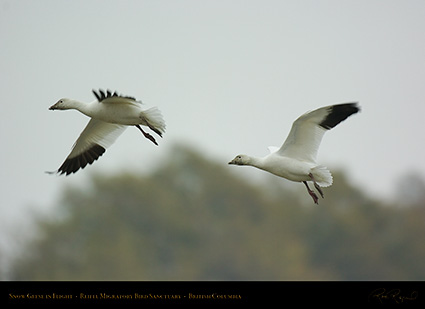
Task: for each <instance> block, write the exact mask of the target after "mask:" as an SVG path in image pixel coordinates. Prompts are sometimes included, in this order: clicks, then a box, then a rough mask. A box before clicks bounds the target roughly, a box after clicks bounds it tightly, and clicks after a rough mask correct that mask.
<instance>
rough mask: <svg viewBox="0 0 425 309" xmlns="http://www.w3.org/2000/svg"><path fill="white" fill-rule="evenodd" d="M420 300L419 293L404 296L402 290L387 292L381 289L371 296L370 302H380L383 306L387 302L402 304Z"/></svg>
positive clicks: (414, 292)
mask: <svg viewBox="0 0 425 309" xmlns="http://www.w3.org/2000/svg"><path fill="white" fill-rule="evenodd" d="M417 298H418V292H417V291H413V292H411V293H410V295H409V294H405V295H402V293H401V290H400V289H392V290H388V291H387V290H386V289H385V288H379V289H376V290H374V291H373V292H372V293H370V294H369V301H371V300H378V301H379V302H380V303H381V304H383V303H385V302H395V303H396V304H401V303H404V302H408V301H413V300H416V299H417Z"/></svg>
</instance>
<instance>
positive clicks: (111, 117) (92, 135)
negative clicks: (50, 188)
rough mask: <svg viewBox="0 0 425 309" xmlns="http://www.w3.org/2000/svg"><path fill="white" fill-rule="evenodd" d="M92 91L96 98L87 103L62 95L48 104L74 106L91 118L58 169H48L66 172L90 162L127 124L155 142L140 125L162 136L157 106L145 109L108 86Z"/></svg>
mask: <svg viewBox="0 0 425 309" xmlns="http://www.w3.org/2000/svg"><path fill="white" fill-rule="evenodd" d="M93 94H94V95H95V97H96V100H95V101H93V102H90V103H83V102H80V101H77V100H71V99H65V98H64V99H60V100H59V101H58V102H57V103H56V104H54V105H52V106H51V107H50V108H49V109H50V110H67V109H76V110H78V111H80V112H81V113H83V114H85V115H86V116H88V117H90V118H91V119H90V121H89V123H88V124H87V126H86V127H85V129H84V130H83V132H82V133H81V135H80V137H79V138H78V139H77V141H76V142H75V144H74V146H73V148H72V150H71V153H70V154H69V155H68V157H67V158H66V159H65V161H64V162H63V164H62V165H61V166H60V167H59V169H58V170H57V171H55V172H49V173H59V174H66V175H69V174H72V173H75V172H77V171H78V170H79V169H83V168H84V167H86V165H87V164H92V163H93V162H94V161H95V160H97V159H98V158H99V157H100V156H101V155H103V153H104V152H105V151H106V149H107V148H108V147H109V146H111V145H112V144H113V143H114V142H115V140H116V139H117V138H118V136H120V135H121V133H123V132H124V130H125V129H126V128H127V127H128V126H135V127H137V128H138V129H139V130H140V131H141V132H142V133H143V135H144V136H145V137H146V138H147V139H149V140H150V141H152V142H153V143H154V144H155V145H158V144H157V142H156V140H155V138H154V137H153V136H152V135H151V134H149V133H147V132H145V131H144V130H143V129H142V127H141V126H146V127H148V128H150V129H151V130H152V131H153V132H155V133H156V134H158V135H159V136H160V137H162V134H163V133H164V132H165V122H164V119H163V118H162V114H161V112H160V111H159V109H158V108H156V107H152V108H149V109H146V108H144V107H143V105H142V102H141V101H137V100H136V99H135V98H133V97H129V96H123V95H119V94H118V93H117V92H111V91H109V90H107V91H106V92H104V91H103V90H99V91H95V90H93Z"/></svg>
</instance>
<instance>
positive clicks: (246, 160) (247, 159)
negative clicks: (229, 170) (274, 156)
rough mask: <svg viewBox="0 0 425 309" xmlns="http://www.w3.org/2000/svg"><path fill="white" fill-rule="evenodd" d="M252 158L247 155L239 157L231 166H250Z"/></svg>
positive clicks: (231, 162)
mask: <svg viewBox="0 0 425 309" xmlns="http://www.w3.org/2000/svg"><path fill="white" fill-rule="evenodd" d="M250 161H251V158H250V157H249V156H247V155H237V156H236V157H235V158H234V159H233V160H232V161H230V162H229V164H234V165H250Z"/></svg>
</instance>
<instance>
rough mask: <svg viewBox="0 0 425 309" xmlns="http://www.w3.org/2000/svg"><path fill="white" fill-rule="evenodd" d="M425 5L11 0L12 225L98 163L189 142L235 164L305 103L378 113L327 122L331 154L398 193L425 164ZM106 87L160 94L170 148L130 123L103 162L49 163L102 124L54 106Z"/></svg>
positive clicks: (4, 6)
mask: <svg viewBox="0 0 425 309" xmlns="http://www.w3.org/2000/svg"><path fill="white" fill-rule="evenodd" d="M424 16H425V1H422V0H418V1H413V0H410V1H401V0H400V1H391V0H385V1H377V0H365V1H361V0H360V1H359V0H356V1H340V0H335V1H320V0H317V1H316V0H315V1H298V0H297V1H281V0H279V1H269V0H261V1H236V0H232V1H229V0H225V1H220V0H214V1H207V0H204V1H190V0H181V1H171V0H169V1H165V0H163V1H161V0H158V1H93V0H84V1H61V0H52V1H47V0H42V1H6V0H0V42H1V48H0V71H1V83H0V98H1V106H2V109H3V111H2V116H3V117H2V118H3V119H2V121H1V124H0V125H1V130H0V135H1V141H2V144H3V147H2V151H1V152H0V156H1V160H0V162H1V164H2V173H1V184H2V185H1V187H0V191H1V192H0V193H1V197H2V202H1V205H0V226H3V228H2V229H6V228H8V227H10V226H11V225H13V224H14V223H15V222H16V221H15V219H17V218H22V216H23V215H24V214H25V213H27V212H28V210H29V209H31V208H32V207H35V206H40V207H42V206H45V205H51V204H53V203H54V201H55V199H57V197H58V194H59V192H60V191H61V189H62V188H63V187H65V186H68V185H69V184H84V181H85V180H87V179H88V177H89V175H91V174H92V173H94V172H104V171H107V172H116V171H119V170H122V169H126V170H134V171H143V170H144V168H145V166H146V165H147V164H148V165H150V164H153V163H156V164H160V163H161V160H167V157H166V155H167V153H168V151H169V150H170V149H171V145H173V144H174V143H175V142H186V143H188V144H190V145H193V146H194V147H196V148H198V149H199V150H200V151H202V152H204V153H205V154H207V155H208V156H209V157H211V158H215V159H216V160H221V161H223V164H226V163H227V162H228V161H229V160H230V159H232V158H233V157H234V156H235V155H236V154H239V153H247V154H251V155H257V156H262V155H266V154H267V152H268V150H267V146H270V145H276V146H279V145H280V144H281V143H282V142H283V141H284V139H285V138H286V135H287V133H288V132H289V129H290V127H291V124H292V121H293V120H294V119H295V118H297V117H298V116H299V115H301V114H302V113H304V112H306V111H307V110H312V109H315V108H317V107H320V106H324V105H329V104H333V103H341V102H348V101H359V102H360V104H361V106H362V113H361V114H358V115H355V116H353V117H351V118H350V119H349V120H347V121H346V122H344V123H342V124H341V125H340V126H338V127H337V128H336V129H335V130H332V131H330V132H328V133H327V134H326V135H325V137H324V140H323V143H322V145H321V149H320V151H319V161H320V163H323V164H324V165H326V166H328V167H329V168H330V169H331V170H335V169H336V168H340V167H341V168H344V169H345V170H346V171H347V172H349V175H350V178H351V179H352V181H353V182H354V183H355V184H356V185H358V186H360V187H361V188H363V189H365V190H367V191H368V192H369V193H370V194H373V195H376V196H380V197H386V196H389V195H390V194H391V191H392V190H393V189H394V186H395V183H396V181H397V178H398V177H399V176H401V175H403V174H405V173H407V172H409V171H416V172H418V173H421V174H423V175H425V160H424V158H425V147H424V137H423V133H424V132H425V130H424V127H425V125H424V123H423V117H424V115H425V84H424V82H425V39H424V38H425V18H424ZM92 88H104V89H105V88H110V89H111V90H117V91H118V92H120V93H123V94H127V95H132V96H135V97H137V98H139V99H141V100H143V101H144V102H145V103H146V104H147V105H148V106H158V107H159V108H160V109H161V110H162V112H163V114H164V117H165V120H166V123H167V132H166V134H165V136H164V138H163V139H161V140H159V143H160V146H159V147H155V146H154V145H153V144H152V143H150V142H149V141H147V140H146V139H144V138H143V137H142V136H141V134H140V132H138V130H137V129H131V128H130V129H128V130H127V131H126V132H125V133H124V134H123V135H122V136H121V137H120V138H119V139H118V141H117V142H116V143H115V144H114V145H113V146H112V147H111V148H109V149H108V151H107V153H106V154H105V155H104V156H103V157H102V158H101V159H100V160H99V161H97V162H96V163H95V164H94V165H92V166H90V167H88V168H86V169H84V170H82V171H80V172H78V173H77V174H75V175H72V176H70V177H56V176H49V175H46V174H45V173H44V171H46V170H50V171H51V170H55V169H57V168H58V167H59V165H60V164H61V163H62V162H63V160H64V159H65V157H66V156H67V155H68V153H69V151H70V148H71V146H72V144H73V143H74V141H75V140H76V138H77V137H78V135H79V134H80V132H81V131H82V129H83V128H84V126H85V125H86V123H87V121H88V119H87V118H86V117H85V116H84V115H82V114H80V113H78V112H76V111H66V112H58V111H56V112H52V111H48V107H49V106H50V105H52V104H53V103H55V102H56V101H57V100H58V99H60V98H62V97H70V98H74V99H79V100H82V101H92V100H93V99H94V97H93V95H92V94H91V89H92ZM229 168H234V169H236V168H235V167H229ZM235 172H238V173H246V174H247V175H254V174H258V173H261V172H260V171H255V170H254V169H249V168H245V169H244V168H239V169H237V170H235ZM282 181H285V180H282ZM2 229H0V233H1V231H2ZM0 241H1V239H0Z"/></svg>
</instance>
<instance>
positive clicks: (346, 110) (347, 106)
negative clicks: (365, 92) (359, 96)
mask: <svg viewBox="0 0 425 309" xmlns="http://www.w3.org/2000/svg"><path fill="white" fill-rule="evenodd" d="M360 110H361V109H360V106H359V103H358V102H350V103H343V104H337V105H332V106H329V113H328V115H327V116H326V118H325V119H324V120H323V121H322V122H321V123H320V124H319V125H320V126H321V127H322V128H324V129H326V130H330V129H332V128H334V127H336V126H337V125H338V124H339V123H340V122H342V121H344V120H345V119H347V118H348V117H350V116H351V115H353V114H356V113H358V112H359V111H360Z"/></svg>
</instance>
